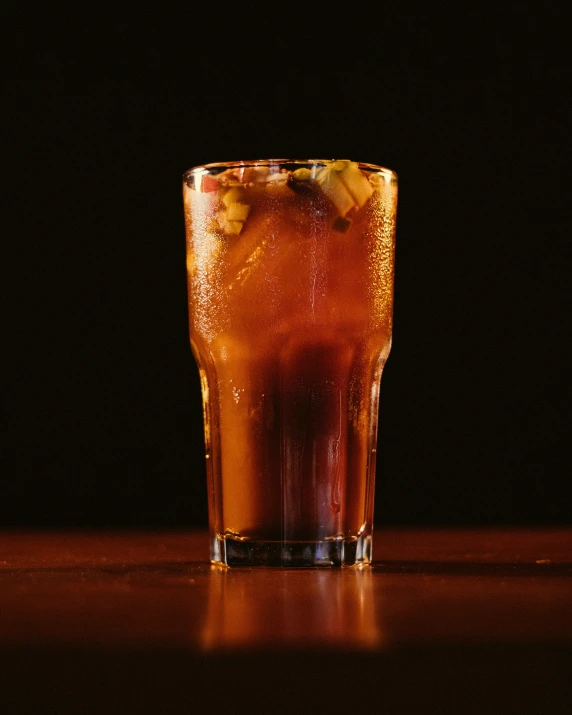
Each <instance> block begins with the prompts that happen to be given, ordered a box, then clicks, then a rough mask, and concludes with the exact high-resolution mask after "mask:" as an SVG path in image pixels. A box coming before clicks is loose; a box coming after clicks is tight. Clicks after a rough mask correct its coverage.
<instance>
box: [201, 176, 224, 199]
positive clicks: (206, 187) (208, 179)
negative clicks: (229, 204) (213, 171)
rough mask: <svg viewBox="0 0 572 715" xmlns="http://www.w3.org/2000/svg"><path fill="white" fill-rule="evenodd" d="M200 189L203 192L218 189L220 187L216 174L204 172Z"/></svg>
mask: <svg viewBox="0 0 572 715" xmlns="http://www.w3.org/2000/svg"><path fill="white" fill-rule="evenodd" d="M201 189H202V191H203V193H205V194H208V193H210V192H211V191H218V190H219V189H220V181H219V180H218V177H216V176H209V175H208V174H206V175H205V176H203V177H202V180H201Z"/></svg>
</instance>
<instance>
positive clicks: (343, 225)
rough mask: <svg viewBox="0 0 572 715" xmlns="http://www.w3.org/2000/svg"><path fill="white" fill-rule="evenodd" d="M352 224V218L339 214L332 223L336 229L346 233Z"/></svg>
mask: <svg viewBox="0 0 572 715" xmlns="http://www.w3.org/2000/svg"><path fill="white" fill-rule="evenodd" d="M351 225H352V222H351V219H349V218H344V217H343V216H337V217H336V219H335V221H334V223H333V224H332V228H333V229H334V231H339V232H340V233H345V232H346V231H347V230H348V228H349V227H350V226H351Z"/></svg>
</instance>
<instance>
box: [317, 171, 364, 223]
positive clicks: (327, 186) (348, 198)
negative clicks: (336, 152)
mask: <svg viewBox="0 0 572 715" xmlns="http://www.w3.org/2000/svg"><path fill="white" fill-rule="evenodd" d="M336 163H337V162H336ZM340 176H341V174H340V173H338V172H337V171H332V170H331V168H330V167H325V168H324V169H322V171H321V172H320V173H319V174H318V177H317V180H318V183H319V184H320V188H321V189H322V191H323V192H324V194H326V196H327V197H328V198H329V199H330V201H331V202H332V203H333V204H334V206H335V207H336V208H337V209H338V213H339V214H340V216H345V215H346V214H347V212H348V211H349V210H350V209H351V208H353V207H354V206H355V201H354V198H353V196H352V195H351V194H350V192H349V191H348V190H347V188H346V186H345V184H344V182H343V181H342V180H341V178H340Z"/></svg>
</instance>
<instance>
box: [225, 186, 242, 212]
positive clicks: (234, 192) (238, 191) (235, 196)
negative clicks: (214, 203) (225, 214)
mask: <svg viewBox="0 0 572 715" xmlns="http://www.w3.org/2000/svg"><path fill="white" fill-rule="evenodd" d="M243 196H244V189H243V188H241V187H238V186H233V187H232V188H231V189H229V190H228V191H227V192H226V193H225V195H224V196H223V197H222V202H223V204H224V205H225V206H226V207H227V208H228V207H229V206H230V204H232V203H234V202H235V201H240V200H241V199H242V197H243Z"/></svg>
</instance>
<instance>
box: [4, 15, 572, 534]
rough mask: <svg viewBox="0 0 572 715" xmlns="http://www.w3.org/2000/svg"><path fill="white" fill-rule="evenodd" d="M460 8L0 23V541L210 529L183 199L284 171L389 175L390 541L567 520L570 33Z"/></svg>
mask: <svg viewBox="0 0 572 715" xmlns="http://www.w3.org/2000/svg"><path fill="white" fill-rule="evenodd" d="M372 7H373V6H372ZM452 7H453V6H451V8H450V7H449V6H448V7H447V9H445V10H444V11H442V12H439V13H438V12H437V11H436V9H435V7H434V6H433V5H432V6H431V8H430V9H429V6H427V7H426V8H425V10H423V11H420V12H419V13H417V14H415V13H413V11H411V12H410V13H409V14H408V13H407V12H405V11H403V12H399V11H398V10H397V9H396V8H387V7H384V6H377V9H376V13H377V15H376V16H370V15H369V12H370V10H368V9H367V8H366V7H358V6H356V7H354V8H352V12H351V14H350V17H348V16H347V14H344V13H341V14H340V15H339V16H338V22H337V24H336V25H333V26H332V28H327V27H326V26H325V25H324V26H321V25H320V22H321V21H320V20H318V18H319V17H322V16H323V14H324V12H325V9H324V8H321V9H320V10H319V11H318V10H317V9H316V10H315V11H314V10H312V8H311V7H310V6H308V7H307V8H305V9H304V8H302V9H298V13H299V14H298V15H296V14H295V13H294V14H289V13H288V12H286V8H285V7H283V6H275V7H274V9H273V10H272V12H273V13H274V15H275V18H274V19H273V20H272V19H271V18H270V17H267V16H266V14H264V15H262V16H259V17H258V18H256V17H255V15H254V14H251V15H248V14H247V13H248V11H247V10H246V8H234V9H231V8H227V7H225V6H224V7H223V6H217V7H212V8H210V9H209V8H203V9H202V10H201V13H202V15H199V14H195V15H193V13H191V12H188V11H187V12H185V13H182V14H174V13H173V15H171V16H169V14H168V13H167V12H164V13H163V14H161V12H160V10H158V9H157V8H155V9H154V10H153V12H149V14H145V12H144V11H142V10H138V12H137V15H136V16H132V17H125V18H120V17H118V16H117V15H115V14H114V15H113V16H107V17H104V16H102V15H101V13H100V12H99V10H98V9H96V8H94V7H91V8H83V10H82V11H83V12H85V13H86V14H85V15H82V16H80V15H77V16H75V15H74V14H73V13H72V14H70V13H69V12H67V13H66V14H65V16H58V15H57V14H56V13H54V14H50V13H44V15H43V16H38V15H37V14H32V13H31V12H30V13H29V14H24V13H17V12H15V11H13V12H5V13H4V15H3V20H4V32H5V35H6V41H5V42H4V43H3V48H4V50H5V51H6V55H5V59H4V61H3V68H2V69H3V76H4V83H5V88H6V91H5V93H4V95H5V98H6V100H7V101H5V103H4V110H3V116H2V123H3V125H4V126H3V131H2V135H3V139H4V148H3V168H4V182H3V183H4V188H3V191H2V193H3V198H4V206H5V208H4V209H3V211H4V220H3V221H2V224H1V225H2V226H3V228H4V231H5V233H4V237H3V241H2V247H3V251H2V254H3V257H4V260H3V266H4V271H3V272H4V281H3V288H4V299H3V306H4V319H3V331H2V332H3V337H4V340H3V343H4V347H3V348H2V351H3V356H4V368H3V370H2V373H3V375H2V377H3V388H2V389H3V408H4V413H5V421H4V422H5V427H4V429H3V432H2V463H3V466H2V477H1V482H0V490H1V491H0V525H2V526H11V527H12V526H13V527H56V528H60V527H68V526H69V527H71V526H86V527H107V526H118V527H127V528H130V527H181V526H195V525H196V526H204V525H206V523H207V522H206V519H207V509H206V488H205V470H204V457H203V442H202V413H201V403H200V392H199V381H198V372H197V369H196V367H195V364H194V360H193V357H192V354H191V351H190V347H189V341H188V324H187V298H186V272H185V255H184V244H185V241H184V226H183V210H182V198H181V175H182V173H183V172H184V171H185V170H186V169H187V168H189V167H191V166H194V165H196V164H200V163H204V162H209V161H227V160H238V159H256V158H269V157H281V156H285V157H299V158H307V157H326V158H331V157H335V158H351V159H354V160H358V161H365V162H371V163H377V164H381V165H384V166H387V167H389V168H391V169H393V170H395V171H396V172H397V173H398V175H399V180H400V194H399V212H398V229H397V252H396V276H395V280H396V291H395V310H394V313H395V324H394V337H393V348H392V352H391V355H390V357H389V360H388V363H387V366H386V370H385V373H384V376H383V380H382V386H381V407H380V432H379V462H378V480H377V491H376V522H377V523H378V524H391V525H395V524H400V525H433V524H441V525H456V524H507V525H511V524H514V525H517V524H532V525H535V524H537V525H544V524H564V523H570V522H571V521H572V507H571V502H572V499H571V497H572V489H571V487H570V482H571V477H570V473H571V469H570V448H569V444H570V433H571V432H570V426H571V425H570V418H569V404H570V392H569V386H570V380H569V371H570V357H571V356H570V351H569V349H568V341H569V334H570V322H569V321H570V307H571V306H570V300H569V298H570V268H571V263H570V240H571V228H572V221H571V216H570V198H569V196H570V189H571V184H570V180H569V179H570V127H571V119H572V116H571V113H570V105H569V95H570V87H571V84H570V79H571V77H570V55H569V39H568V38H567V37H566V35H565V28H566V24H565V21H564V16H563V15H562V14H561V12H560V10H559V6H558V5H553V4H546V5H541V4H538V5H537V4H532V3H530V4H528V5H526V4H522V3H520V4H514V6H513V7H510V8H507V9H506V12H505V14H504V15H501V14H500V11H499V10H498V9H497V10H494V11H493V10H490V9H484V8H483V9H481V6H479V8H478V9H464V10H459V9H458V8H456V9H455V10H454V11H453V9H452ZM88 10H89V11H88ZM196 11H197V13H198V12H199V10H198V8H197V9H196ZM266 11H270V10H269V9H268V8H266V10H265V11H264V12H265V13H266ZM340 12H341V11H340V9H339V8H338V10H336V11H334V10H333V8H330V9H329V11H328V15H332V14H334V13H340ZM307 15H315V17H314V19H313V20H312V18H311V17H307ZM334 19H335V18H334ZM257 22H258V23H262V24H255V23H257ZM560 28H562V32H560Z"/></svg>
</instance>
